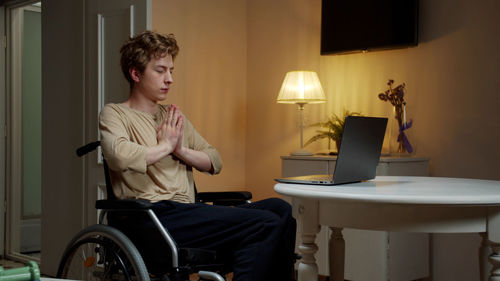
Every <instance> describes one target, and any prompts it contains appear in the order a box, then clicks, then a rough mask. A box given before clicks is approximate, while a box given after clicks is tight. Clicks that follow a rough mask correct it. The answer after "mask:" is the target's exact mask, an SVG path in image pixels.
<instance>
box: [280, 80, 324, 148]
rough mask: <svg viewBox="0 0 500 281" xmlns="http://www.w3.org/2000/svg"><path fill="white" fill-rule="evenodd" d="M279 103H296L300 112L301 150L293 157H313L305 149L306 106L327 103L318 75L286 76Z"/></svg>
mask: <svg viewBox="0 0 500 281" xmlns="http://www.w3.org/2000/svg"><path fill="white" fill-rule="evenodd" d="M276 101H277V102H278V103H295V104H297V105H298V106H299V112H300V149H299V150H296V151H294V152H292V153H291V154H292V155H312V153H311V152H309V151H307V150H306V149H304V144H303V143H304V141H303V127H304V105H306V104H308V103H323V102H325V101H326V97H325V93H324V92H323V88H322V87H321V83H320V82H319V78H318V74H316V72H314V71H290V72H288V73H287V74H286V76H285V80H283V84H282V85H281V89H280V93H279V95H278V98H277V99H276Z"/></svg>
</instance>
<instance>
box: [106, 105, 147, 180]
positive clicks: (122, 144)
mask: <svg viewBox="0 0 500 281" xmlns="http://www.w3.org/2000/svg"><path fill="white" fill-rule="evenodd" d="M126 122H127V121H126V116H123V114H120V112H118V111H117V110H116V108H114V107H113V106H111V105H106V106H104V108H103V109H102V111H101V114H100V117H99V129H100V133H101V147H102V153H103V155H104V159H106V162H107V164H108V166H109V168H110V169H111V170H114V171H126V170H133V171H136V172H139V173H146V168H147V167H146V166H147V165H146V147H145V146H143V145H140V144H137V143H135V142H132V141H130V137H129V134H128V131H127V127H126Z"/></svg>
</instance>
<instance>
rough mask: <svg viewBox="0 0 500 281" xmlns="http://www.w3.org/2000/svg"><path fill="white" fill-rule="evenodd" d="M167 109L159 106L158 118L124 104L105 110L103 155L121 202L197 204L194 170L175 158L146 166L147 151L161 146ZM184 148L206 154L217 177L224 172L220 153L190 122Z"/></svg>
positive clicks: (185, 133)
mask: <svg viewBox="0 0 500 281" xmlns="http://www.w3.org/2000/svg"><path fill="white" fill-rule="evenodd" d="M167 108H168V106H166V105H158V112H157V114H156V115H155V114H151V113H147V112H142V111H138V110H134V109H132V108H129V107H127V106H125V105H122V104H107V105H106V106H104V108H103V109H102V111H101V115H100V119H99V128H100V132H101V146H102V152H103V155H104V159H106V162H107V164H108V166H109V168H110V177H111V183H112V185H113V191H114V193H115V196H116V197H117V198H119V199H126V198H142V199H147V200H150V201H152V202H157V201H160V200H174V201H177V202H183V203H192V202H194V178H193V171H192V167H190V166H187V165H186V164H185V163H183V162H182V161H181V160H179V159H178V158H176V157H175V156H173V155H172V154H170V155H168V156H167V157H165V158H163V159H161V160H160V161H158V162H156V163H154V164H151V165H146V147H148V146H154V145H157V144H158V141H157V138H156V135H157V130H156V129H157V127H158V125H159V124H160V123H161V122H162V120H163V119H164V118H165V116H166V112H167ZM182 145H183V146H185V147H189V148H191V149H194V150H198V151H203V152H205V153H206V154H207V155H208V157H209V158H210V161H211V162H212V166H213V168H214V174H218V173H219V172H220V170H221V169H222V160H221V157H220V155H219V153H218V152H217V150H216V149H215V148H214V147H212V146H211V145H210V144H208V143H207V141H206V140H205V139H204V138H203V137H202V136H201V135H200V134H198V132H197V131H196V130H195V129H194V127H193V125H192V124H191V122H189V120H187V118H184V132H183V138H182Z"/></svg>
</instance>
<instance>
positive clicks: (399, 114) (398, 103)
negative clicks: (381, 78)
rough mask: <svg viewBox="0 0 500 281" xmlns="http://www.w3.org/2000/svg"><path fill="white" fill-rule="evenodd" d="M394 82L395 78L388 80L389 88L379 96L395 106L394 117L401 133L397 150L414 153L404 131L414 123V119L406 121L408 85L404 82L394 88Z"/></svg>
mask: <svg viewBox="0 0 500 281" xmlns="http://www.w3.org/2000/svg"><path fill="white" fill-rule="evenodd" d="M393 84H394V80H392V79H389V81H388V82H387V86H388V87H389V89H387V90H386V91H385V92H383V93H380V94H378V97H379V99H381V100H382V101H388V102H390V103H391V104H392V106H394V114H395V115H394V117H395V118H396V120H397V122H398V127H399V134H398V138H397V142H398V147H397V152H398V153H404V152H409V153H412V152H413V147H412V145H411V144H410V141H409V140H408V137H407V136H406V134H405V132H404V131H406V130H408V129H409V128H411V126H412V125H413V120H410V122H406V101H405V100H404V95H405V87H406V85H405V83H403V84H401V85H398V86H396V87H395V88H393V87H392V85H393Z"/></svg>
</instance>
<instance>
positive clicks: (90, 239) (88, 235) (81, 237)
mask: <svg viewBox="0 0 500 281" xmlns="http://www.w3.org/2000/svg"><path fill="white" fill-rule="evenodd" d="M99 145H100V142H99V141H96V142H92V143H89V144H87V145H85V146H82V147H80V148H78V149H77V155H78V156H79V157H81V156H83V155H85V154H87V153H89V152H91V151H94V150H95V149H96V148H97V147H98V146H99ZM103 164H104V174H105V180H106V193H107V196H108V198H107V199H105V200H97V201H96V209H98V210H101V213H100V215H99V222H98V224H96V225H92V226H89V227H87V228H85V229H83V230H81V231H80V232H79V233H78V234H77V235H76V236H75V237H74V238H73V239H72V240H71V241H70V243H69V244H68V246H67V247H66V249H65V251H64V254H63V256H62V258H61V262H60V264H59V268H58V272H57V277H58V278H65V277H68V276H67V274H68V267H69V266H71V263H72V260H73V256H74V255H75V251H76V250H78V248H79V247H80V246H81V245H82V244H90V243H94V244H99V245H100V246H99V247H96V248H95V249H91V250H93V251H94V252H95V253H96V256H97V259H98V260H97V265H96V266H98V265H99V264H100V267H101V268H102V267H104V270H106V268H105V267H106V266H109V267H113V266H115V267H119V268H121V272H122V274H123V275H124V276H123V277H125V278H124V280H139V281H141V280H142V281H149V280H150V276H149V273H148V272H147V267H146V265H145V263H144V260H143V258H142V256H141V255H140V252H139V250H138V249H137V248H136V247H135V245H134V244H133V243H132V241H131V240H130V239H129V238H128V237H127V236H126V235H125V234H124V233H123V232H122V231H120V230H118V229H117V228H115V227H112V226H109V225H106V224H104V219H105V216H106V214H107V213H108V212H120V211H127V212H137V211H140V212H145V213H147V215H148V216H149V218H150V219H151V220H152V221H153V223H154V225H155V227H156V228H157V229H158V231H159V232H160V234H161V236H162V238H163V239H164V241H165V242H166V243H167V245H168V247H169V248H170V251H171V258H172V261H171V269H172V271H171V272H168V273H166V274H165V275H163V276H161V277H160V278H161V280H162V281H163V280H165V281H167V280H182V278H185V277H188V276H189V274H190V273H192V272H190V271H191V269H190V268H184V267H182V266H181V265H180V262H179V258H180V256H179V249H180V248H178V246H177V244H176V243H175V241H174V239H173V237H172V236H171V235H170V233H169V232H168V230H167V229H166V228H165V227H164V226H163V225H162V224H161V222H160V220H159V219H158V217H157V216H156V214H155V213H154V211H153V210H152V206H153V204H152V203H151V202H149V201H148V200H144V199H125V200H119V199H117V198H116V197H115V196H114V193H113V190H112V188H111V181H110V176H109V168H108V165H107V163H106V161H105V160H104V161H103ZM196 194H197V199H196V201H197V202H212V203H213V204H215V205H234V204H242V203H246V202H250V199H251V198H252V194H251V193H250V192H245V191H243V192H203V193H196ZM110 241H111V242H110ZM112 243H114V244H115V245H112ZM101 244H102V245H101ZM112 246H118V247H119V249H118V250H121V251H120V252H113V255H112V257H111V258H115V259H117V261H115V262H116V264H115V263H110V262H109V260H106V259H107V258H108V257H107V256H106V255H107V253H106V249H101V247H108V248H110V249H108V251H114V250H113V249H112ZM121 252H123V254H122V256H120V253H121ZM124 258H126V259H128V262H129V263H130V265H131V266H132V269H133V270H134V271H135V275H134V274H132V276H130V274H128V269H127V264H125V263H126V261H127V260H125V261H123V259H124ZM103 259H104V260H103ZM95 260H96V258H95V257H94V258H93V259H90V260H89V258H88V257H85V260H84V261H83V264H82V265H83V266H84V267H87V268H89V267H92V266H94V264H95ZM92 261H93V262H92ZM107 262H108V263H109V264H107ZM91 263H92V264H91ZM197 266H203V265H197ZM110 269H113V268H110ZM109 273H110V274H111V275H110V277H111V278H110V279H107V278H102V279H98V280H116V279H114V278H113V277H116V275H117V273H116V272H109ZM119 273H120V269H118V275H120V274H119ZM194 273H196V272H194ZM94 274H95V273H94ZM113 274H114V275H113ZM197 274H198V276H199V278H200V280H215V281H224V280H225V279H224V277H222V276H221V275H220V274H218V273H217V272H213V271H206V270H200V271H197ZM93 277H96V278H98V276H93ZM134 278H135V279H134ZM117 280H121V279H117Z"/></svg>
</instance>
